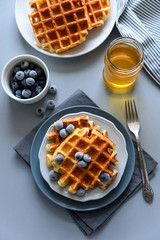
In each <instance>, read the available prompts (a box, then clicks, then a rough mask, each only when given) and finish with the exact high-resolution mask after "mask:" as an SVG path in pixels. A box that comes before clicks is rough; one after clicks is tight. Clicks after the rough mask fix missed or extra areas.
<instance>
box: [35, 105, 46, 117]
mask: <svg viewBox="0 0 160 240" xmlns="http://www.w3.org/2000/svg"><path fill="white" fill-rule="evenodd" d="M44 113H45V109H44V108H43V107H38V108H36V115H37V116H39V117H41V116H43V115H44Z"/></svg>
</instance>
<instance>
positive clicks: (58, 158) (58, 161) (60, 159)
mask: <svg viewBox="0 0 160 240" xmlns="http://www.w3.org/2000/svg"><path fill="white" fill-rule="evenodd" d="M63 159H64V156H63V155H62V154H57V155H56V156H55V158H54V161H55V162H56V163H57V164H61V163H62V161H63Z"/></svg>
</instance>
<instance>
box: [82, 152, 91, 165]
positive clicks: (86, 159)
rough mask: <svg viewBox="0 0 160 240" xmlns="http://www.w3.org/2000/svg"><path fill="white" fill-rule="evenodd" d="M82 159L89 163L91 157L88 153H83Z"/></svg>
mask: <svg viewBox="0 0 160 240" xmlns="http://www.w3.org/2000/svg"><path fill="white" fill-rule="evenodd" d="M83 160H84V161H85V162H87V163H89V162H90V161H91V157H90V156H89V155H88V154H84V156H83Z"/></svg>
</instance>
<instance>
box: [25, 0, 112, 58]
mask: <svg viewBox="0 0 160 240" xmlns="http://www.w3.org/2000/svg"><path fill="white" fill-rule="evenodd" d="M29 4H30V7H31V8H32V9H34V11H33V12H31V13H29V14H28V15H29V19H30V22H31V25H32V28H33V31H34V34H35V37H36V41H37V44H38V46H39V47H40V48H42V49H43V50H46V51H49V52H52V53H61V52H64V51H67V50H69V49H71V48H73V47H76V46H78V45H79V44H81V43H82V42H84V41H85V40H86V36H87V34H88V30H90V29H92V28H95V27H98V26H101V25H102V24H103V23H104V21H105V20H106V18H107V17H108V14H109V12H110V1H109V0H31V1H30V2H29Z"/></svg>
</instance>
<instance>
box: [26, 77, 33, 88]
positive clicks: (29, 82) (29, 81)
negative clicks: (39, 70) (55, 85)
mask: <svg viewBox="0 0 160 240" xmlns="http://www.w3.org/2000/svg"><path fill="white" fill-rule="evenodd" d="M26 84H27V85H28V86H33V85H34V84H35V80H34V78H32V77H29V78H26Z"/></svg>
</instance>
